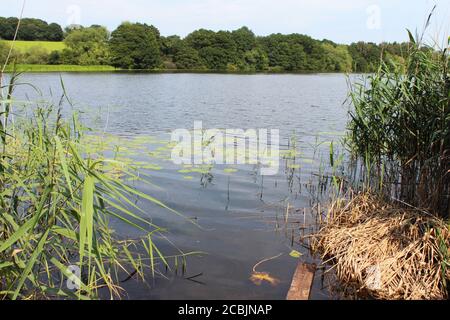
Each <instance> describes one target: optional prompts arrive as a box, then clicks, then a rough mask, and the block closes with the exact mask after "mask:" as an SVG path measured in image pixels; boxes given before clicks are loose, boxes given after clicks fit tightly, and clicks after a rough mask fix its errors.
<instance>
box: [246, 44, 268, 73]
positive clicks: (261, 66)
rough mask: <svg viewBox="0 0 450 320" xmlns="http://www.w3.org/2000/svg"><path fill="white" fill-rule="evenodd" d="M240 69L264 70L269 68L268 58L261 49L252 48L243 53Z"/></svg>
mask: <svg viewBox="0 0 450 320" xmlns="http://www.w3.org/2000/svg"><path fill="white" fill-rule="evenodd" d="M243 62H244V65H242V66H240V69H241V70H242V71H266V70H267V69H268V68H269V58H268V57H267V55H266V53H265V52H264V51H263V50H262V49H259V48H257V49H253V50H251V51H247V52H245V53H244V59H243Z"/></svg>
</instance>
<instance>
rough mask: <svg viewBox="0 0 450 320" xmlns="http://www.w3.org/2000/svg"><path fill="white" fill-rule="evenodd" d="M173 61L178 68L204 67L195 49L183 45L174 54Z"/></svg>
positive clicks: (195, 68)
mask: <svg viewBox="0 0 450 320" xmlns="http://www.w3.org/2000/svg"><path fill="white" fill-rule="evenodd" d="M174 62H175V64H176V66H177V68H178V69H187V70H199V69H205V68H206V67H205V66H204V64H203V61H202V59H201V58H200V55H199V53H198V51H197V50H195V49H194V48H191V47H188V46H183V47H181V48H179V49H178V50H177V53H176V54H175V55H174Z"/></svg>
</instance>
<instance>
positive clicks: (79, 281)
mask: <svg viewBox="0 0 450 320" xmlns="http://www.w3.org/2000/svg"><path fill="white" fill-rule="evenodd" d="M19 78H20V77H19V75H18V74H12V75H11V77H10V81H9V83H7V84H5V85H3V86H1V90H0V107H1V108H0V300H3V299H8V300H9V299H13V300H14V299H61V298H63V299H98V298H111V299H113V298H122V297H123V295H124V294H125V292H124V291H123V290H122V288H121V283H122V282H123V281H124V279H131V278H139V279H144V278H146V277H148V276H150V277H151V276H155V274H156V273H157V272H158V269H159V267H161V269H167V270H170V269H171V268H172V266H171V265H169V263H170V262H171V260H174V261H176V266H175V268H177V265H178V262H179V261H181V262H182V265H183V268H184V267H185V264H186V256H187V254H184V253H183V252H181V251H180V250H178V251H177V254H175V255H173V256H171V257H168V256H165V255H164V254H163V253H162V252H161V250H160V249H159V246H158V244H159V243H161V241H164V230H163V229H162V228H160V227H158V226H156V225H155V224H153V223H152V220H151V219H150V218H144V217H146V216H148V215H149V214H150V213H149V212H148V211H144V210H143V208H142V206H143V204H144V203H147V204H149V203H150V204H154V205H155V206H156V207H163V208H164V209H166V210H167V212H172V213H174V214H177V215H178V213H177V212H176V211H174V210H171V209H170V208H168V207H167V206H165V205H164V204H163V203H162V202H160V201H158V200H157V199H155V198H153V197H152V196H151V195H149V194H144V193H142V192H140V191H139V190H137V189H135V188H133V187H132V186H130V185H128V184H127V183H126V181H127V178H130V177H131V178H133V179H137V180H139V181H141V183H149V182H148V181H146V179H145V178H143V177H140V176H139V175H138V172H136V171H135V170H134V169H133V164H129V163H124V162H121V161H119V160H117V159H114V158H109V157H108V156H105V155H104V153H103V152H93V151H92V149H93V148H92V147H93V146H92V144H89V145H87V144H86V140H85V139H84V136H85V134H86V131H87V129H86V128H85V127H84V126H83V125H82V124H81V123H80V122H79V119H78V116H77V114H76V113H73V114H71V113H69V115H66V117H64V116H63V112H62V110H63V103H64V102H65V103H67V102H68V103H70V99H69V98H68V97H67V95H66V94H65V93H64V94H63V95H62V96H61V99H60V100H59V103H56V104H54V103H34V102H31V101H30V102H22V103H23V104H24V106H23V107H24V108H25V109H26V110H27V115H26V116H23V115H22V114H20V113H19V112H17V110H16V109H17V107H18V106H17V105H18V104H19V105H20V104H21V103H20V102H18V101H15V100H14V98H13V94H14V90H15V88H16V87H17V86H18V85H24V84H23V83H21V82H20V80H19ZM62 85H63V84H62ZM63 88H64V86H63ZM113 221H114V222H116V223H117V222H120V223H122V224H124V225H128V226H131V227H132V228H134V229H136V231H137V232H138V234H141V235H142V237H139V238H137V239H124V238H121V237H120V235H118V234H117V233H116V232H115V231H114V230H113V229H112V228H111V227H110V225H111V222H113ZM172 252H173V250H172ZM149 274H150V275H149Z"/></svg>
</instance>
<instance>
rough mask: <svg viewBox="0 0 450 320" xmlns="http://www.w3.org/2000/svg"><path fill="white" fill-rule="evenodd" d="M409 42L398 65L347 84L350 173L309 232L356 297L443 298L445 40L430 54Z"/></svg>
mask: <svg viewBox="0 0 450 320" xmlns="http://www.w3.org/2000/svg"><path fill="white" fill-rule="evenodd" d="M430 18H431V16H430ZM409 36H410V40H411V45H410V47H409V50H408V51H407V55H406V57H405V62H404V63H398V62H397V63H391V64H387V63H382V64H381V66H380V68H379V70H378V72H377V73H375V74H373V75H370V76H368V77H367V78H366V79H364V80H363V81H362V82H359V83H356V84H352V85H351V93H350V100H351V105H352V106H351V112H350V122H349V125H348V128H349V132H348V136H347V139H346V145H347V147H348V150H349V151H350V155H351V156H352V164H351V166H350V170H349V172H350V173H348V174H346V175H344V176H341V177H335V180H336V181H341V182H340V183H339V184H338V185H339V188H338V189H339V190H338V194H339V196H338V197H337V199H335V201H334V203H333V204H332V205H331V208H330V210H329V212H328V213H327V218H326V219H325V221H323V223H322V229H321V231H320V232H318V234H317V235H315V241H316V242H315V249H316V250H317V251H318V252H320V254H321V255H322V257H323V259H324V260H325V261H327V263H330V264H331V265H332V269H333V270H335V271H336V272H335V275H336V276H337V279H338V280H339V287H340V288H341V289H343V290H344V291H345V292H346V293H351V295H352V296H353V297H361V296H363V297H367V295H368V296H369V297H376V298H381V299H445V298H448V295H449V285H448V283H449V280H450V272H449V270H450V260H449V256H450V254H449V253H450V251H449V249H450V234H449V224H448V222H445V221H446V219H449V217H450V74H449V68H448V67H449V52H448V45H450V39H449V42H448V44H446V45H445V47H444V48H442V49H440V50H438V51H436V47H435V44H434V43H433V47H429V46H427V45H425V44H424V43H423V41H422V40H423V38H424V37H423V35H422V36H417V37H416V38H414V37H413V36H412V34H411V33H409ZM346 190H347V192H346Z"/></svg>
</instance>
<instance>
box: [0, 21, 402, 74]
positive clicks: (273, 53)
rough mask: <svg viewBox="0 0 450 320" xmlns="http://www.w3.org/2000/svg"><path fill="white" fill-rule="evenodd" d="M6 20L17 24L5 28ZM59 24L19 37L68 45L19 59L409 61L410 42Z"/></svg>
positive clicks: (234, 67)
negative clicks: (181, 33)
mask: <svg viewBox="0 0 450 320" xmlns="http://www.w3.org/2000/svg"><path fill="white" fill-rule="evenodd" d="M12 19H14V18H0V37H1V38H3V39H10V38H11V26H12V25H13V23H12V22H13V21H14V20H12ZM5 20H6V21H9V22H8V23H9V24H5V23H3V21H5ZM10 20H11V21H10ZM6 25H9V26H10V27H9V28H6V27H5V26H6ZM52 25H53V24H47V23H45V22H43V21H42V20H37V19H25V20H24V21H23V22H22V27H21V29H20V31H19V35H20V37H19V38H18V39H23V40H49V41H50V40H52V41H58V39H62V38H63V39H64V40H63V41H64V43H65V44H66V48H65V49H64V50H62V51H53V52H45V50H44V49H42V48H38V47H36V48H33V50H30V52H28V53H25V54H19V53H18V52H15V53H14V55H15V56H14V58H15V59H16V61H17V62H19V63H39V64H74V65H112V66H114V67H117V68H122V69H182V70H183V69H184V70H216V71H242V72H259V71H288V72H374V71H376V70H377V68H378V67H379V65H380V62H381V61H383V62H386V63H389V61H395V62H399V61H400V62H401V61H402V60H403V58H402V56H403V54H404V53H405V52H406V51H407V48H408V45H409V44H408V43H382V44H375V43H366V42H358V43H353V44H351V45H342V44H337V43H334V42H332V41H330V40H315V39H313V38H311V37H309V36H306V35H302V34H289V35H284V34H272V35H269V36H263V37H261V36H256V35H255V34H254V33H253V32H252V31H251V30H250V29H249V28H247V27H242V28H240V29H237V30H234V31H217V32H215V31H212V30H206V29H200V30H196V31H194V32H192V33H191V34H189V35H188V36H186V37H185V38H181V37H179V36H176V35H174V36H167V37H164V36H161V34H160V32H159V30H158V29H157V28H156V27H155V26H152V25H147V24H142V23H130V22H125V23H123V24H121V25H120V26H119V27H118V28H117V29H116V30H114V31H113V32H109V31H108V30H107V29H106V28H105V27H102V26H99V25H93V26H90V27H82V26H70V27H68V28H66V29H65V30H64V31H63V30H62V29H61V27H59V28H57V27H56V26H53V27H52V28H50V26H52ZM24 26H25V27H24ZM27 26H35V27H33V28H32V27H27ZM36 26H40V27H39V28H38V27H36ZM50 29H52V30H54V31H53V32H54V33H52V31H49V30H50ZM5 30H6V31H5ZM30 30H33V32H32V31H30ZM38 30H40V31H38ZM45 30H46V31H45ZM44 31H45V32H44ZM32 34H34V36H31V35H32ZM5 51H6V50H5V48H4V45H3V49H2V46H0V58H1V57H2V52H5ZM3 55H4V53H3Z"/></svg>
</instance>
